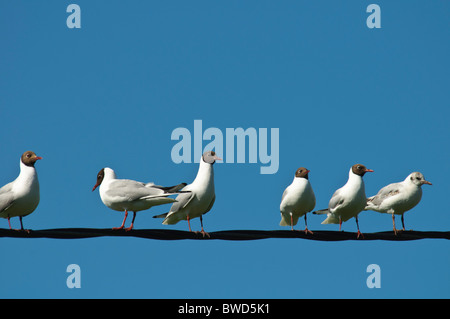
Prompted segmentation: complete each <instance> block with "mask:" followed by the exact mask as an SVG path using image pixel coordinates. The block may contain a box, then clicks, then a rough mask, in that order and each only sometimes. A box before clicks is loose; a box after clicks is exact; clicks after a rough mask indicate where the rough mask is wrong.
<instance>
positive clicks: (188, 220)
mask: <svg viewBox="0 0 450 319" xmlns="http://www.w3.org/2000/svg"><path fill="white" fill-rule="evenodd" d="M186 218H187V222H188V226H189V231H190V232H192V230H191V222H190V220H191V219H190V218H189V215H187V216H186Z"/></svg>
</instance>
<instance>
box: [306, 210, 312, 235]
mask: <svg viewBox="0 0 450 319" xmlns="http://www.w3.org/2000/svg"><path fill="white" fill-rule="evenodd" d="M308 233H310V234H311V235H312V234H314V233H313V232H312V231H310V230H309V229H308V224H307V223H306V213H305V234H308Z"/></svg>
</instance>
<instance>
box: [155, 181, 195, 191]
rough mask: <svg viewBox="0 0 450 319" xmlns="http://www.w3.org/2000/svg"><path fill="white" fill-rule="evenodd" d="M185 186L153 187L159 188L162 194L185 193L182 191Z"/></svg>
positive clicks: (183, 184) (182, 184)
mask: <svg viewBox="0 0 450 319" xmlns="http://www.w3.org/2000/svg"><path fill="white" fill-rule="evenodd" d="M186 185H187V184H186V183H181V184H178V185H175V186H159V185H153V187H156V188H159V189H161V190H163V191H164V193H187V192H185V191H182V190H181V189H183V188H184V187H185V186H186Z"/></svg>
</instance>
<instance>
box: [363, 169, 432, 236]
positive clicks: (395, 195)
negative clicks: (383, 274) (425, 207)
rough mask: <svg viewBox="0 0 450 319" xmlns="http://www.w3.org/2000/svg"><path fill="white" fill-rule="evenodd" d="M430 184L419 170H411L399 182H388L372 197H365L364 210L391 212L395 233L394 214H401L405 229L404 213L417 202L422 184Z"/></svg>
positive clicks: (420, 194)
mask: <svg viewBox="0 0 450 319" xmlns="http://www.w3.org/2000/svg"><path fill="white" fill-rule="evenodd" d="M424 184H427V185H432V184H431V183H430V182H429V181H427V180H425V177H424V176H423V175H422V173H420V172H413V173H411V174H409V175H408V177H406V178H405V180H404V181H402V182H399V183H392V184H389V185H387V186H385V187H383V188H382V189H380V190H379V192H378V193H377V194H376V195H375V196H372V197H369V198H368V199H367V205H366V207H365V208H364V210H373V211H376V212H379V213H387V214H392V225H393V228H394V234H395V235H397V231H398V229H396V228H395V215H401V216H402V218H401V220H402V226H403V227H402V230H405V221H404V218H403V216H404V214H405V212H407V211H408V210H410V209H412V208H413V207H415V206H416V205H417V204H419V202H420V200H421V198H422V185H424Z"/></svg>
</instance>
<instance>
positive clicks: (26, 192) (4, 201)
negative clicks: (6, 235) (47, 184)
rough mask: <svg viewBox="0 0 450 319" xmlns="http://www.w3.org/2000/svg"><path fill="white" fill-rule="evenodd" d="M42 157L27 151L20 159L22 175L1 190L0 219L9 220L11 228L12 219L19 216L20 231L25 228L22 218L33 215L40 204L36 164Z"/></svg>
mask: <svg viewBox="0 0 450 319" xmlns="http://www.w3.org/2000/svg"><path fill="white" fill-rule="evenodd" d="M40 159H42V157H39V156H36V154H35V153H34V152H32V151H27V152H25V153H23V154H22V156H21V158H20V174H19V176H18V177H17V178H16V179H15V180H14V181H12V182H11V183H8V184H6V185H5V186H3V187H2V188H0V217H3V218H6V219H8V225H9V229H12V228H11V222H10V220H9V219H10V218H11V217H16V216H19V220H20V230H22V231H26V232H29V230H26V229H24V228H23V223H22V217H24V216H27V215H29V214H31V213H32V212H33V211H34V210H35V209H36V207H37V206H38V204H39V200H40V194H39V181H38V176H37V172H36V168H35V167H34V164H36V161H38V160H40Z"/></svg>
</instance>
